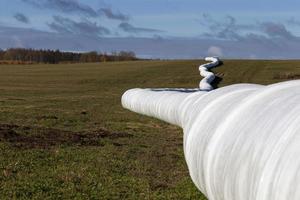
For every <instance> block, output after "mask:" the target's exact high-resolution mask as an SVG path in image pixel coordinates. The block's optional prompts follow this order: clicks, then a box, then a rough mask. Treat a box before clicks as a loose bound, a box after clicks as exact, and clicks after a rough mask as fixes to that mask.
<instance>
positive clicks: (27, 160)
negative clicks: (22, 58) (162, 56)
mask: <svg viewBox="0 0 300 200" xmlns="http://www.w3.org/2000/svg"><path fill="white" fill-rule="evenodd" d="M200 63H202V61H196V60H194V61H136V62H119V63H101V64H99V63H97V64H69V65H24V66H22V65H7V66H6V65H0V124H2V125H3V124H14V125H18V126H20V127H15V128H13V130H11V132H9V133H14V134H15V135H16V136H15V137H14V138H9V137H8V136H7V135H5V136H4V135H3V133H2V136H1V137H0V152H1V154H0V155H1V156H0V199H205V197H204V196H203V195H202V194H201V193H200V192H198V191H197V189H196V188H195V186H194V185H193V183H192V181H191V179H190V177H189V175H188V171H187V167H186V164H185V161H184V156H183V150H182V130H181V129H179V128H177V127H174V126H172V125H168V124H166V123H163V122H160V121H158V120H156V119H153V118H148V117H144V116H141V115H138V114H135V113H132V112H129V111H127V110H124V109H123V108H122V107H121V104H120V98H121V95H122V93H123V92H124V91H125V90H127V89H129V88H135V87H142V88H143V87H197V86H198V83H199V80H200V77H199V75H198V67H197V66H198V65H199V64H200ZM214 71H215V72H216V73H217V75H219V76H220V77H221V78H222V79H223V80H222V81H221V82H220V84H219V86H220V87H221V86H225V85H229V84H233V83H244V82H248V83H259V84H270V83H274V82H280V81H284V80H287V79H294V78H297V77H299V75H300V62H299V61H238V60H236V61H225V62H224V65H223V66H221V67H220V68H216V69H215V70H214ZM0 127H1V126H0ZM2 129H3V127H2ZM52 129H53V130H55V132H57V133H59V132H60V131H62V132H63V131H68V133H70V134H72V133H74V134H75V133H76V134H78V133H80V134H81V135H84V134H88V133H94V132H97V131H98V130H107V131H109V132H111V133H112V134H118V133H126V134H127V135H128V137H127V136H126V135H125V136H124V137H111V136H110V137H106V136H105V137H99V138H98V137H97V138H93V137H92V138H84V139H80V140H88V141H85V142H82V141H80V142H74V143H73V142H72V141H71V142H67V141H65V140H66V139H64V140H63V141H60V137H62V136H59V135H55V136H54V137H53V138H50V139H51V140H53V141H51V140H50V141H51V142H52V143H53V142H55V141H57V144H56V145H55V144H54V145H53V144H52V145H49V146H48V145H45V144H43V145H35V143H41V142H42V141H43V140H45V138H46V136H45V135H44V134H46V133H47V134H48V136H49V134H51V133H52V132H51V131H53V130H52ZM2 132H3V130H2ZM0 135H1V128H0ZM89 135H91V134H89ZM48 136H47V137H48ZM129 136H130V137H129ZM18 137H19V138H21V137H22V138H23V139H22V140H20V139H19V140H18ZM63 137H67V139H68V138H70V137H71V136H63ZM24 138H25V139H26V138H27V139H28V138H31V139H32V138H33V139H32V141H31V140H28V141H27V140H25V139H24ZM45 141H48V140H45ZM90 141H92V142H93V143H91V144H92V145H90V143H89V142H90ZM30 142H34V145H30ZM44 143H45V142H44Z"/></svg>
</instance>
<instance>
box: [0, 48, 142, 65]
mask: <svg viewBox="0 0 300 200" xmlns="http://www.w3.org/2000/svg"><path fill="white" fill-rule="evenodd" d="M130 60H137V58H136V56H135V53H134V52H131V51H120V52H113V53H111V54H106V53H98V52H96V51H91V52H87V53H75V52H62V51H59V50H35V49H24V48H11V49H7V50H1V49H0V61H17V62H24V63H49V64H57V63H66V62H69V63H79V62H82V63H87V62H108V61H130Z"/></svg>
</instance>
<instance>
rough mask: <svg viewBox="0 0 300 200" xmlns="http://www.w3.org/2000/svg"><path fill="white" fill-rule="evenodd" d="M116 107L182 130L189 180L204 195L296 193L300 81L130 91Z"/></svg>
mask: <svg viewBox="0 0 300 200" xmlns="http://www.w3.org/2000/svg"><path fill="white" fill-rule="evenodd" d="M122 105H123V106H124V107H125V108H127V109H129V110H132V111H134V112H137V113H141V114H144V115H148V116H151V117H156V118H159V119H161V120H164V121H166V122H169V123H172V124H175V125H178V126H180V127H182V128H183V131H184V153H185V158H186V162H187V165H188V168H189V172H190V175H191V178H192V180H193V182H194V183H195V185H196V186H197V187H198V188H199V190H200V191H201V192H202V193H204V194H205V195H206V196H207V197H208V198H209V199H210V200H299V199H300V81H288V82H282V83H277V84H272V85H269V86H261V85H255V84H236V85H231V86H227V87H222V88H219V89H216V90H212V91H210V92H207V91H202V90H199V89H190V90H187V89H131V90H128V91H127V92H125V93H124V95H123V96H122Z"/></svg>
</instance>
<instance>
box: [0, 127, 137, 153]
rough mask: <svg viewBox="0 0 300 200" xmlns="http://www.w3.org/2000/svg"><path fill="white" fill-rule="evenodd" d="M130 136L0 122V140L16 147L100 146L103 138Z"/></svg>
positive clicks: (100, 131)
mask: <svg viewBox="0 0 300 200" xmlns="http://www.w3.org/2000/svg"><path fill="white" fill-rule="evenodd" d="M124 137H132V135H131V134H128V133H117V132H110V131H108V130H105V129H97V130H95V131H91V132H72V131H64V130H59V129H51V128H42V127H28V126H18V125H13V124H0V142H7V143H9V144H10V145H11V146H13V147H17V148H25V149H28V148H42V149H47V148H51V147H54V146H59V145H78V146H101V145H103V144H102V143H101V140H102V139H103V138H110V139H117V138H124Z"/></svg>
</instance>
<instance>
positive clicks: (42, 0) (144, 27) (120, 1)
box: [0, 0, 300, 59]
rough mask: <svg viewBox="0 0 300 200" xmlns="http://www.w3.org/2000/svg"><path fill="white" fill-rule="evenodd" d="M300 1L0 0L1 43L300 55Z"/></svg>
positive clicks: (153, 53) (161, 53)
mask: <svg viewBox="0 0 300 200" xmlns="http://www.w3.org/2000/svg"><path fill="white" fill-rule="evenodd" d="M299 8H300V1H295V0H285V1H279V0H278V1H274V0H251V1H250V0H247V1H246V0H226V1H224V0H109V1H108V0H10V1H8V0H0V48H2V49H6V48H10V47H24V48H43V49H48V48H49V49H60V50H64V51H92V50H96V51H101V52H108V53H109V52H112V51H120V50H132V51H135V52H136V54H137V55H138V56H141V57H147V58H202V57H204V56H207V55H216V56H220V57H223V58H250V59H256V58H259V59H261V58H267V59H295V58H300V12H299Z"/></svg>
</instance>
